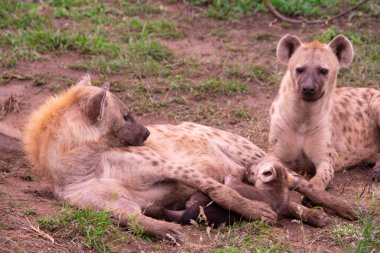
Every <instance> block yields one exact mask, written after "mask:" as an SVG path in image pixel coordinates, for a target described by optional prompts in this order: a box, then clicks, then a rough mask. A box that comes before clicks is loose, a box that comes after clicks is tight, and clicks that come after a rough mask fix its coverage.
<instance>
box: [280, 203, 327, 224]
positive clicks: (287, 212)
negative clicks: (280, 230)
mask: <svg viewBox="0 0 380 253" xmlns="http://www.w3.org/2000/svg"><path fill="white" fill-rule="evenodd" d="M281 214H282V215H283V216H286V217H289V218H296V219H298V220H301V221H302V222H305V223H306V224H309V225H310V226H313V227H318V228H321V227H324V226H325V225H326V224H328V223H329V221H330V219H329V217H328V216H327V214H326V213H325V212H324V211H323V210H322V209H310V208H307V207H305V206H303V205H301V204H298V203H296V202H293V201H290V202H289V203H287V205H286V206H285V209H284V210H283V211H282V212H281Z"/></svg>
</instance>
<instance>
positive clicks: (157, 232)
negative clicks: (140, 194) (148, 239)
mask: <svg viewBox="0 0 380 253" xmlns="http://www.w3.org/2000/svg"><path fill="white" fill-rule="evenodd" d="M65 191H66V192H67V193H63V194H64V198H65V199H66V200H69V201H70V203H72V204H73V205H75V206H79V207H84V208H94V209H97V210H108V211H111V212H112V215H113V217H114V218H115V219H116V220H118V221H119V222H120V224H121V225H123V226H129V223H130V222H131V220H132V221H133V222H137V224H139V225H140V226H141V227H142V228H143V231H144V234H147V235H151V236H154V237H157V238H166V239H170V240H173V238H174V239H175V240H176V241H177V242H179V243H180V242H182V241H183V239H184V234H183V231H182V227H181V226H180V225H179V224H175V223H171V222H166V221H159V220H155V219H152V218H150V217H147V216H145V215H143V214H142V213H141V208H140V206H139V205H138V204H137V203H135V202H133V201H132V200H131V199H133V198H132V197H131V196H129V195H128V191H127V190H126V189H125V188H123V187H122V186H121V185H120V184H119V182H118V181H117V180H113V179H97V180H93V181H91V182H90V183H85V184H83V187H78V186H76V187H75V190H71V189H67V190H65Z"/></svg>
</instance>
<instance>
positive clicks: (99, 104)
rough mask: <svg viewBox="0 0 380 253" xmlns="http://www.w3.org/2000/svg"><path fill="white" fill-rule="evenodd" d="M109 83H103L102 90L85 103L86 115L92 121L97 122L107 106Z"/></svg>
mask: <svg viewBox="0 0 380 253" xmlns="http://www.w3.org/2000/svg"><path fill="white" fill-rule="evenodd" d="M109 87H110V84H109V83H105V84H103V90H102V91H100V92H99V93H97V94H96V95H94V96H93V97H92V98H91V99H90V100H89V102H88V104H87V108H86V109H87V110H86V113H87V116H88V118H89V119H90V120H91V121H92V122H93V123H96V122H99V121H101V120H102V119H103V117H104V112H105V109H106V107H107V92H108V90H109Z"/></svg>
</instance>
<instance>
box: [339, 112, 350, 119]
mask: <svg viewBox="0 0 380 253" xmlns="http://www.w3.org/2000/svg"><path fill="white" fill-rule="evenodd" d="M339 118H340V119H341V120H343V121H346V120H347V118H348V115H347V113H343V112H339Z"/></svg>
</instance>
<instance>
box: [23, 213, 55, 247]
mask: <svg viewBox="0 0 380 253" xmlns="http://www.w3.org/2000/svg"><path fill="white" fill-rule="evenodd" d="M26 220H27V221H28V223H29V228H30V229H31V230H32V231H33V232H35V233H37V234H38V235H39V236H41V237H42V238H44V239H46V240H49V241H51V242H52V243H54V238H53V237H51V236H50V235H48V234H47V233H45V232H44V231H42V230H41V229H40V227H39V226H38V225H37V226H34V225H32V223H30V221H29V219H28V218H26Z"/></svg>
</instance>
